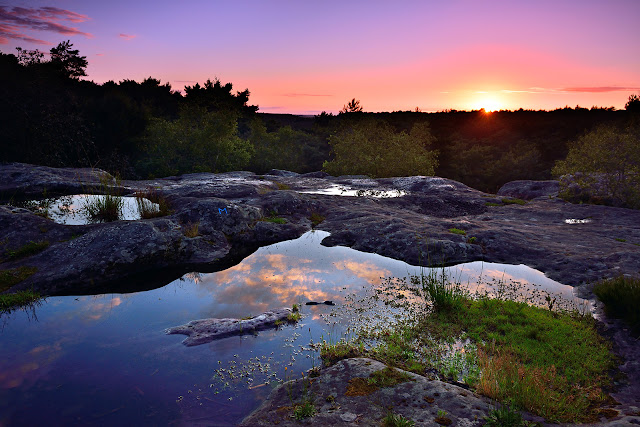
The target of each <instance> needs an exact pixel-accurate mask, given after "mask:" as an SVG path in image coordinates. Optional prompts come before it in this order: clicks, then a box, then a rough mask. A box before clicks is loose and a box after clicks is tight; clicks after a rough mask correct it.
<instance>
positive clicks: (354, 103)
mask: <svg viewBox="0 0 640 427" xmlns="http://www.w3.org/2000/svg"><path fill="white" fill-rule="evenodd" d="M340 113H362V105H360V100H359V99H355V98H353V99H352V100H351V101H349V102H348V103H347V105H345V106H343V107H342V110H340Z"/></svg>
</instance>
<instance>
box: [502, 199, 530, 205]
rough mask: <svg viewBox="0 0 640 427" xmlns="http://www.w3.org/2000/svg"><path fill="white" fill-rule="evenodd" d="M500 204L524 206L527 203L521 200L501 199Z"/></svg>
mask: <svg viewBox="0 0 640 427" xmlns="http://www.w3.org/2000/svg"><path fill="white" fill-rule="evenodd" d="M502 203H503V204H505V205H526V204H527V202H526V201H525V200H522V199H507V198H505V199H502Z"/></svg>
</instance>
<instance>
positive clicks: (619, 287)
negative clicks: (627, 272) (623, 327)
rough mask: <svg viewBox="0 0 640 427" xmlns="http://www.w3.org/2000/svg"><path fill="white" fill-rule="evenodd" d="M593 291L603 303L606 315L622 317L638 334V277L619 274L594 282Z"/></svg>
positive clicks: (639, 327) (639, 294)
mask: <svg viewBox="0 0 640 427" xmlns="http://www.w3.org/2000/svg"><path fill="white" fill-rule="evenodd" d="M593 293H594V294H596V296H597V297H598V298H600V300H601V301H602V302H604V304H605V311H606V313H607V315H608V316H611V317H618V318H622V319H624V320H625V321H626V322H627V323H628V324H629V325H630V326H631V328H632V330H633V332H634V333H635V334H640V311H639V310H638V307H640V278H638V277H634V278H631V277H624V276H619V277H616V278H613V279H609V280H603V281H601V282H599V283H598V284H596V286H595V287H594V288H593Z"/></svg>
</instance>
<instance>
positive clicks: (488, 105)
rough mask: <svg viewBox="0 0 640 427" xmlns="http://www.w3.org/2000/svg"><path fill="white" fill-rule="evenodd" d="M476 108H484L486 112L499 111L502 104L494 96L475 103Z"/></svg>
mask: <svg viewBox="0 0 640 427" xmlns="http://www.w3.org/2000/svg"><path fill="white" fill-rule="evenodd" d="M476 106H477V107H476V108H477V109H484V111H485V112H487V113H492V112H494V111H500V110H501V109H502V108H503V106H502V103H501V102H500V101H498V100H497V99H495V98H484V99H482V100H480V101H478V102H477V103H476Z"/></svg>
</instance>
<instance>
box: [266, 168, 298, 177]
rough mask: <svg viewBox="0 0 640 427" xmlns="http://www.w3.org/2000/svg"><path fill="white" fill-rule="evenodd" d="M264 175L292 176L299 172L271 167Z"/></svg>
mask: <svg viewBox="0 0 640 427" xmlns="http://www.w3.org/2000/svg"><path fill="white" fill-rule="evenodd" d="M266 175H273V176H286V177H292V176H298V175H300V174H299V173H297V172H291V171H285V170H281V169H271V170H270V171H269V172H267V173H266Z"/></svg>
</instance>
